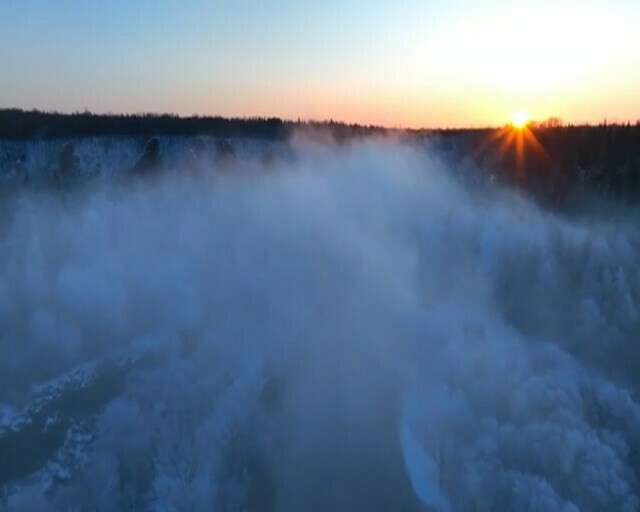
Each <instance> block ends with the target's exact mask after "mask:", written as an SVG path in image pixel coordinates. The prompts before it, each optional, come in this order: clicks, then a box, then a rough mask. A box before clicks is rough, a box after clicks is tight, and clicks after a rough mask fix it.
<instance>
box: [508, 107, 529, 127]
mask: <svg viewBox="0 0 640 512" xmlns="http://www.w3.org/2000/svg"><path fill="white" fill-rule="evenodd" d="M528 122H529V115H528V114H527V113H526V112H523V111H518V112H516V113H515V114H513V117H512V118H511V124H513V126H514V127H515V128H524V127H525V126H526V125H527V123H528Z"/></svg>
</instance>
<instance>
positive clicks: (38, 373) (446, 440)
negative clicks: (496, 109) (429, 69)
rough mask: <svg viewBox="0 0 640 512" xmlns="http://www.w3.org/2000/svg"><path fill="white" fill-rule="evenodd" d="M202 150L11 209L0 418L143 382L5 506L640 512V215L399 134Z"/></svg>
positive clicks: (4, 231) (1, 300)
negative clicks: (539, 195)
mask: <svg viewBox="0 0 640 512" xmlns="http://www.w3.org/2000/svg"><path fill="white" fill-rule="evenodd" d="M170 149H171V148H170ZM118 151H120V152H126V149H125V150H123V149H119V150H118ZM107 156H108V155H107ZM107 156H105V154H104V153H98V156H97V157H96V158H98V159H107ZM200 158H201V157H197V158H196V157H194V158H191V159H182V160H180V159H176V158H174V159H173V160H171V159H169V160H168V163H167V164H166V167H167V169H166V172H165V173H163V174H162V175H159V176H154V177H153V178H152V179H143V180H128V181H117V180H107V179H102V180H97V181H95V182H93V183H91V184H90V185H88V186H86V187H84V188H80V189H77V190H76V189H73V190H62V191H60V190H57V191H52V190H49V189H39V190H30V191H29V190H20V191H19V192H16V193H15V194H13V195H12V196H11V197H10V198H7V201H6V202H5V205H4V206H3V208H2V210H1V213H2V216H3V217H2V220H0V240H1V242H0V263H1V264H0V411H2V412H0V425H10V424H11V417H13V416H15V415H17V414H18V413H19V411H20V408H21V407H22V404H24V403H25V402H26V401H28V400H29V399H30V398H29V397H31V396H32V395H33V393H34V389H41V388H42V386H43V385H45V384H46V383H48V382H52V381H54V380H55V379H58V378H59V377H60V376H64V375H69V372H74V371H76V369H77V368H86V367H87V365H88V364H98V363H96V362H102V363H100V364H107V363H104V362H105V361H110V358H113V357H114V355H115V354H117V355H118V357H120V356H122V357H127V358H135V357H138V355H139V354H143V355H144V362H143V364H139V365H138V364H136V365H132V366H131V370H130V371H128V372H127V375H126V378H125V381H124V384H123V386H122V388H121V390H120V391H119V392H118V393H117V394H116V395H114V396H110V397H109V399H108V400H106V403H105V406H104V407H102V408H100V409H99V410H96V411H93V412H92V416H91V418H89V419H87V420H86V421H84V420H83V421H84V422H83V423H82V427H81V429H80V430H82V431H81V432H79V431H73V432H71V429H69V432H70V433H69V432H68V433H67V434H65V435H66V437H65V440H64V443H63V447H62V448H61V449H60V451H59V452H58V453H57V454H56V456H55V457H54V459H52V460H51V461H49V462H47V464H46V465H45V466H46V467H45V469H46V471H45V470H39V471H38V472H36V473H34V474H31V475H29V476H25V477H21V478H20V479H18V480H12V481H7V482H6V483H5V488H6V489H7V491H5V495H6V500H5V501H6V503H5V504H4V507H6V510H42V509H49V510H130V509H143V510H147V509H148V510H157V511H181V510H193V511H199V510H203V511H204V510H211V509H216V510H242V509H244V510H275V511H278V512H280V511H292V510H307V511H326V510H336V511H342V510H344V511H347V510H371V511H374V510H415V511H418V510H429V511H467V510H477V511H481V510H486V511H491V510H513V511H520V510H531V511H534V510H535V511H557V510H562V511H566V512H569V511H571V512H573V511H578V510H580V511H591V510H593V511H596V510H620V511H635V510H639V509H640V500H639V491H640V487H639V485H640V481H639V477H640V452H638V447H639V446H640V403H639V402H638V391H639V385H640V380H639V379H638V377H637V375H638V369H639V368H640V349H639V347H638V342H639V341H640V338H639V335H638V333H640V311H639V308H640V265H639V264H638V261H640V228H639V227H638V226H640V224H639V223H638V221H639V220H640V219H639V218H638V214H637V212H636V211H633V210H631V209H630V208H629V209H621V208H611V210H610V211H607V210H606V209H602V208H600V209H599V210H598V211H599V213H598V215H589V216H587V215H585V216H580V215H573V216H570V217H569V216H566V215H562V214H560V213H557V212H552V211H550V210H547V209H544V208H541V207H540V206H538V205H537V204H536V203H535V202H533V201H532V200H530V199H528V198H527V197H525V196H523V195H520V194H518V193H517V192H515V191H513V190H507V189H502V188H499V187H497V186H495V185H492V184H491V182H490V180H486V181H482V180H480V181H479V180H478V179H477V177H478V176H479V171H478V172H477V173H476V172H475V171H474V172H472V173H469V170H468V169H466V168H464V169H462V168H452V166H451V165H448V164H445V163H444V162H443V161H442V160H441V159H440V158H439V157H438V154H437V153H435V152H434V151H432V150H429V148H428V147H425V146H423V145H418V144H411V143H408V142H402V141H398V140H392V139H365V140H362V141H352V142H348V143H344V144H334V143H331V142H330V141H328V140H314V141H309V140H305V139H299V140H294V141H293V142H291V145H290V147H289V148H288V152H287V154H286V157H282V158H278V159H275V160H273V161H270V163H269V165H267V164H264V163H262V162H261V161H260V160H259V159H255V158H246V159H243V158H238V159H237V160H236V161H235V162H233V163H231V164H228V166H227V168H225V170H224V172H217V173H214V172H202V168H204V167H206V163H205V162H204V161H203V160H200ZM119 161H120V160H117V162H119ZM117 162H116V163H113V161H111V162H109V161H104V162H103V167H104V168H109V166H110V165H111V166H114V167H117V165H118V163H117ZM196 171H197V172H196ZM472 178H473V179H472ZM3 199H4V198H3ZM141 357H142V356H141ZM43 383H44V384H43ZM7 428H9V427H7ZM3 434H4V431H3V430H2V429H0V440H1V439H2V435H3ZM80 435H84V436H88V437H86V439H85V438H82V439H84V441H83V442H82V443H80V442H78V439H80V437H79V436H80ZM74 440H75V443H76V444H75V445H74V449H75V452H74V455H73V457H71V456H69V455H68V454H69V453H70V451H69V450H70V448H69V447H70V446H71V445H72V444H73V443H74ZM65 450H66V451H65ZM0 464H2V465H6V464H9V465H10V463H9V462H7V461H6V460H3V461H0ZM61 466H64V469H63V470H61V469H60V467H61ZM52 475H53V476H52ZM43 482H44V485H43ZM0 503H2V500H1V499H0ZM0 506H2V505H0ZM74 507H75V508H74Z"/></svg>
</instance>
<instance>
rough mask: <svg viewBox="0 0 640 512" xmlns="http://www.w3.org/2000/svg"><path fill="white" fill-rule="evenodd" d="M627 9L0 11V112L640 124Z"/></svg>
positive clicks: (263, 5) (411, 2)
mask: <svg viewBox="0 0 640 512" xmlns="http://www.w3.org/2000/svg"><path fill="white" fill-rule="evenodd" d="M637 27H640V1H638V0H609V1H601V0H581V1H568V0H565V1H562V0H540V1H536V2H533V1H504V0H503V1H500V0H486V1H481V0H475V1H473V0H402V1H398V0H395V1H391V0H388V1H387V0H318V1H314V2H306V1H300V0H271V1H266V0H135V1H131V0H109V1H102V0H56V1H51V0H0V107H21V108H39V109H45V110H59V111H77V110H91V111H94V112H171V113H177V114H181V115H191V114H200V115H223V116H243V117H244V116H279V117H284V118H288V119H297V118H302V119H319V120H327V119H335V120H340V121H348V122H358V123H365V124H382V125H386V126H397V127H414V128H417V127H435V126H439V127H456V126H486V125H492V126H495V125H501V124H504V123H505V122H508V121H509V120H510V119H511V116H512V114H513V113H514V112H516V111H525V112H527V113H528V114H529V115H530V116H531V117H532V118H533V119H540V120H542V119H545V118H547V117H551V116H556V117H559V118H561V119H562V120H564V121H565V122H573V123H581V122H600V121H602V120H603V119H605V118H607V119H608V120H610V121H618V122H624V121H633V122H635V121H636V120H637V119H640V30H638V29H637Z"/></svg>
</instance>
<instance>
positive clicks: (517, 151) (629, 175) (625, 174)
mask: <svg viewBox="0 0 640 512" xmlns="http://www.w3.org/2000/svg"><path fill="white" fill-rule="evenodd" d="M300 132H303V133H304V132H309V133H314V132H320V133H327V134H329V135H330V136H331V137H332V138H333V139H334V140H336V141H344V140H348V139H351V138H358V137H366V136H371V135H386V134H394V135H398V136H403V137H408V138H410V139H416V140H419V141H421V140H429V141H430V142H431V143H432V145H433V146H434V147H435V148H436V149H437V150H438V151H439V153H440V154H442V155H444V156H445V158H447V155H448V156H449V157H450V158H451V159H454V160H460V159H461V158H468V159H470V160H471V161H472V162H473V163H474V164H476V165H477V166H478V167H479V168H481V169H484V170H486V171H487V172H488V173H490V174H491V175H492V177H494V178H495V179H499V180H500V181H502V182H505V183H509V184H515V185H516V186H519V187H522V188H524V189H526V190H528V191H529V192H531V193H533V194H534V195H535V196H537V197H540V198H542V199H544V200H547V201H549V202H552V203H562V202H564V200H565V199H566V197H567V196H568V195H569V194H571V193H572V192H573V191H576V190H587V191H589V192H595V193H597V194H599V195H605V196H612V197H616V198H618V199H631V200H637V199H638V198H640V122H638V123H635V124H631V123H627V124H610V123H607V122H606V121H605V122H603V123H601V124H599V125H593V126H591V125H578V126H574V125H563V124H562V122H561V121H560V120H559V119H557V118H550V119H549V120H547V121H545V122H542V123H531V124H530V125H529V126H527V127H526V128H524V130H516V129H514V128H513V127H509V126H507V127H505V128H502V129H495V128H482V129H471V128H470V129H429V130H398V129H393V130H392V129H387V128H384V127H379V126H372V125H369V126H365V125H358V124H346V123H339V122H334V121H325V122H318V121H299V120H298V121H289V120H283V119H279V118H259V117H256V118H223V117H199V116H192V117H179V116H176V115H169V114H163V115H157V114H131V115H129V114H93V113H90V112H79V113H74V114H65V113H58V112H40V111H36V110H31V111H25V110H20V109H0V139H5V140H6V139H13V140H30V139H75V138H85V137H102V136H109V137H120V136H128V137H145V138H148V139H150V142H149V143H152V142H153V140H154V138H155V137H157V136H196V135H199V136H202V135H204V136H211V137H215V138H218V139H233V138H258V139H264V140H271V141H284V140H287V139H289V138H290V137H291V136H293V135H294V134H296V133H300ZM156 144H157V141H156ZM225 145H226V146H225ZM218 146H220V147H221V148H222V149H220V148H219V151H218V153H219V154H220V155H233V145H232V144H231V143H230V142H228V141H226V140H219V141H218ZM222 146H224V147H222ZM227 146H228V147H227ZM158 152H159V148H156V153H158ZM63 153H64V154H61V155H60V165H59V167H60V169H63V171H64V172H63V173H62V174H72V173H73V168H74V167H75V166H76V162H75V160H74V155H73V149H72V147H67V148H66V152H63ZM157 156H158V155H156V157H157ZM142 160H143V161H142V164H139V166H138V167H140V168H143V167H145V166H144V163H145V162H144V159H142ZM146 167H150V166H149V165H146Z"/></svg>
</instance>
